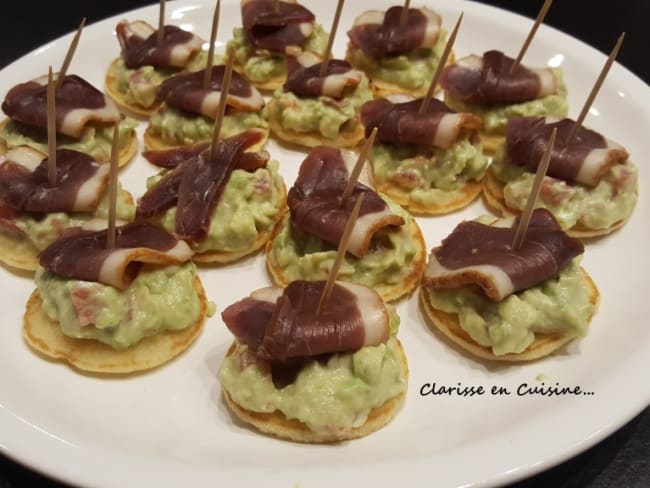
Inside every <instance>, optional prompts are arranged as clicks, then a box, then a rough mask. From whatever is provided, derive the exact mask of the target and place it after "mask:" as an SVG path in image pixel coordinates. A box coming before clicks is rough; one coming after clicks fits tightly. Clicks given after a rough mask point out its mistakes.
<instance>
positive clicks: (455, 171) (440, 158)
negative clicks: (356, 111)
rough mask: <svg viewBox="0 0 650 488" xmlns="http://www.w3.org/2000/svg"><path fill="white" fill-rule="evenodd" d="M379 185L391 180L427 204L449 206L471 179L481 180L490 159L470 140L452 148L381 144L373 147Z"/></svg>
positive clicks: (411, 195)
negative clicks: (448, 203)
mask: <svg viewBox="0 0 650 488" xmlns="http://www.w3.org/2000/svg"><path fill="white" fill-rule="evenodd" d="M372 163H373V167H374V169H375V178H376V179H377V184H378V185H382V184H386V183H389V184H391V185H394V186H397V187H399V188H400V189H402V190H403V191H404V192H407V193H408V194H409V195H410V199H411V200H412V201H415V202H418V203H421V204H422V205H426V206H437V205H445V204H446V203H447V202H450V201H454V200H455V199H457V198H458V197H459V196H460V190H461V189H462V188H463V186H464V185H465V183H466V182H467V181H470V180H473V181H479V180H480V179H481V178H482V177H483V174H484V173H485V168H486V167H487V158H486V157H485V156H484V155H483V151H482V148H481V146H480V144H479V145H473V144H471V143H470V142H469V141H468V140H467V139H463V140H461V141H458V142H456V143H455V144H453V145H452V146H451V147H450V148H449V149H437V148H432V147H424V146H413V145H406V144H394V145H392V144H391V145H388V144H378V145H376V146H374V147H373V150H372Z"/></svg>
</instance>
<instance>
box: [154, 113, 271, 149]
mask: <svg viewBox="0 0 650 488" xmlns="http://www.w3.org/2000/svg"><path fill="white" fill-rule="evenodd" d="M150 124H151V128H152V130H153V132H154V133H156V134H158V135H160V137H162V140H163V141H165V142H166V143H167V144H171V145H179V146H180V145H187V144H194V143H195V142H199V141H205V140H208V139H210V138H211V137H212V132H213V128H214V120H213V119H210V118H208V117H203V116H200V115H193V114H188V113H185V112H182V111H180V110H176V109H173V108H170V107H167V106H165V105H163V107H162V108H161V109H160V110H159V111H157V112H156V113H155V114H153V116H152V117H151V119H150ZM267 127H268V123H267V122H266V120H264V119H263V118H262V117H261V116H260V114H259V113H252V112H233V113H231V114H228V115H226V116H225V117H224V118H223V125H222V126H221V137H222V138H226V137H231V136H234V135H236V134H239V133H241V132H244V131H246V130H248V129H256V128H261V129H266V128H267Z"/></svg>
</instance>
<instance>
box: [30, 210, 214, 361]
mask: <svg viewBox="0 0 650 488" xmlns="http://www.w3.org/2000/svg"><path fill="white" fill-rule="evenodd" d="M107 242H108V231H106V230H103V231H99V232H88V231H82V230H79V231H77V232H71V233H70V234H69V235H66V236H64V237H61V238H60V239H58V240H57V241H55V242H54V243H52V245H50V246H49V247H48V248H47V249H45V250H44V251H43V252H42V253H41V255H40V264H41V267H40V268H39V269H38V271H37V272H36V286H37V289H36V290H35V291H34V292H33V293H32V295H31V297H30V298H29V301H28V302H27V309H26V311H25V316H24V319H23V334H24V337H25V340H26V341H27V343H28V344H29V345H30V346H31V347H32V348H33V349H34V350H36V351H38V352H39V353H41V354H44V355H45V356H47V357H49V358H52V359H60V360H64V361H67V362H68V363H70V364H71V365H73V366H75V367H76V368H78V369H81V370H84V371H92V372H98V373H131V372H134V371H141V370H145V369H150V368H154V367H156V366H159V365H161V364H163V363H165V362H167V361H169V360H171V359H172V358H174V357H175V356H177V355H178V354H180V353H181V352H183V351H184V350H185V349H187V348H188V347H189V346H190V345H191V344H192V342H193V341H194V339H196V337H197V336H198V335H199V333H200V331H201V328H202V326H203V322H204V319H205V316H206V313H207V301H206V297H205V293H204V291H203V287H202V285H201V282H200V280H199V278H198V276H197V274H196V267H195V265H194V264H193V263H192V262H190V261H188V260H189V259H190V257H191V256H192V250H191V249H190V248H189V246H188V245H187V244H186V243H185V242H183V241H178V240H176V238H174V237H173V236H172V235H170V234H168V233H167V232H165V231H164V230H162V229H159V228H157V227H155V226H153V225H150V224H146V223H141V222H140V223H133V224H128V225H126V226H123V227H118V228H117V229H116V235H115V246H114V248H109V247H108V246H107Z"/></svg>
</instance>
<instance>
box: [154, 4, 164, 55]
mask: <svg viewBox="0 0 650 488" xmlns="http://www.w3.org/2000/svg"><path fill="white" fill-rule="evenodd" d="M164 37H165V0H160V5H159V7H158V37H157V38H156V45H157V46H158V47H160V46H162V43H163V39H164Z"/></svg>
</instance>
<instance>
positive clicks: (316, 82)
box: [267, 47, 372, 147]
mask: <svg viewBox="0 0 650 488" xmlns="http://www.w3.org/2000/svg"><path fill="white" fill-rule="evenodd" d="M286 62H287V82H286V83H285V84H284V86H283V87H282V88H279V89H277V90H276V91H275V92H274V93H273V97H272V98H271V100H270V101H269V104H268V107H267V111H268V120H269V126H270V127H271V132H272V133H273V134H274V135H275V136H276V137H278V138H279V139H281V140H283V141H285V142H288V143H291V144H297V145H300V146H306V147H316V146H319V145H321V144H328V145H331V146H337V147H354V146H356V145H357V144H358V143H359V142H360V141H361V140H362V139H363V137H364V130H363V126H362V125H361V121H360V120H359V110H360V108H361V105H363V104H364V103H365V102H367V101H368V100H371V99H372V92H371V91H370V87H369V84H368V78H367V77H366V75H365V74H364V73H363V72H362V71H358V70H356V69H353V68H352V67H351V66H350V64H349V63H348V62H347V61H343V60H339V59H331V60H329V62H327V66H326V71H325V72H324V73H323V71H322V66H323V61H322V60H321V58H320V57H319V56H317V55H315V54H313V53H310V52H305V51H301V50H300V48H291V47H290V48H287V51H286Z"/></svg>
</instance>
